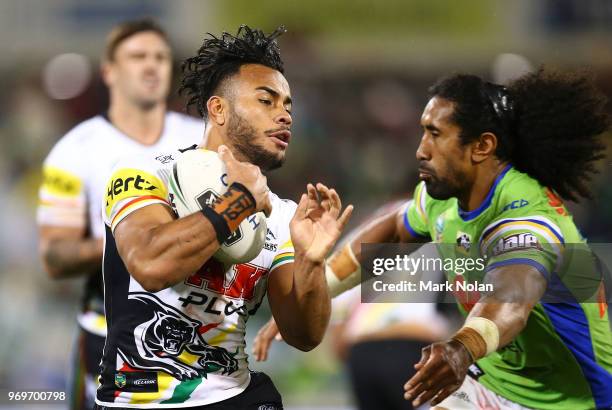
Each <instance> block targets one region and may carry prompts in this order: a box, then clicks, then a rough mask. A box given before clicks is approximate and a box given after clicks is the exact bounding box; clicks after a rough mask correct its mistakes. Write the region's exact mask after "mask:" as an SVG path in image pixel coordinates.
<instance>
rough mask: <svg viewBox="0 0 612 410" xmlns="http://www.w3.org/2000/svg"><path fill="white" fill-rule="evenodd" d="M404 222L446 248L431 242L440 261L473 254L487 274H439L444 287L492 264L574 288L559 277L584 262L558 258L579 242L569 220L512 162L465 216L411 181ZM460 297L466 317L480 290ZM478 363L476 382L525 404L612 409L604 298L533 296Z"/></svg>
mask: <svg viewBox="0 0 612 410" xmlns="http://www.w3.org/2000/svg"><path fill="white" fill-rule="evenodd" d="M404 222H405V226H406V229H407V230H408V231H409V232H410V233H411V234H412V235H413V236H416V237H419V236H424V237H430V238H431V239H432V240H433V241H434V242H437V243H441V244H449V245H442V246H440V247H439V248H440V252H441V254H442V255H441V256H442V257H445V258H446V257H454V258H459V257H467V256H472V257H473V256H474V255H476V256H478V257H483V258H484V259H485V260H486V270H483V271H481V272H469V273H467V274H464V275H456V274H455V273H454V272H446V275H447V279H448V281H449V282H451V283H453V282H455V283H456V282H457V281H467V282H468V283H475V282H480V283H482V282H483V278H484V275H485V274H486V271H489V270H491V269H493V268H495V267H500V266H505V265H512V264H529V265H531V266H533V267H535V268H536V269H538V271H540V272H541V273H542V274H543V275H544V276H545V277H546V279H547V281H548V288H547V293H548V292H549V291H550V290H551V289H552V290H554V289H557V290H558V289H559V288H561V289H563V290H565V291H567V290H568V288H567V286H570V287H572V290H574V288H579V286H580V282H579V281H578V282H576V283H574V285H568V284H567V282H566V280H565V279H564V278H563V279H562V278H560V273H559V272H567V271H568V269H569V268H568V266H569V265H571V264H574V265H576V264H577V263H578V265H579V266H582V265H580V264H584V262H585V258H571V257H569V258H568V257H567V252H566V251H567V246H568V245H569V244H585V240H584V238H582V236H581V234H580V233H579V231H578V229H577V228H576V226H575V224H574V222H573V219H572V217H571V216H570V215H569V214H568V212H567V210H566V208H565V206H564V205H563V203H562V202H561V200H560V199H559V198H558V197H557V196H556V195H555V194H554V192H553V191H551V190H550V189H548V188H545V187H543V186H542V185H540V184H539V183H538V182H537V181H536V180H535V179H533V178H531V177H529V176H528V175H527V174H524V173H521V172H519V171H517V170H516V169H514V168H512V167H511V166H508V167H506V168H505V169H504V170H503V171H502V173H501V174H500V175H499V176H498V177H497V179H496V180H495V182H494V184H493V186H492V187H491V189H490V191H489V193H488V195H487V197H486V199H485V200H484V202H483V203H482V204H481V206H480V207H478V209H475V210H473V211H469V212H466V211H463V210H462V209H460V207H459V205H458V202H457V199H456V198H452V199H448V200H444V201H442V200H435V199H433V198H431V197H430V196H429V195H428V194H427V192H426V188H425V183H424V182H422V183H420V184H419V185H418V186H417V188H416V190H415V195H414V201H413V202H412V204H411V205H410V206H409V207H408V208H407V210H406V213H405V217H404ZM450 244H454V246H451V245H450ZM572 246H575V245H572ZM578 246H580V245H578ZM582 246H583V247H585V248H586V245H582ZM569 259H571V260H569ZM590 261H591V262H592V259H591V260H590ZM593 266H594V265H593ZM593 266H589V267H586V268H585V269H592V268H593ZM573 269H574V272H575V271H576V270H575V267H574V268H573ZM578 272H580V269H579V270H578ZM587 276H588V275H587ZM579 279H580V278H579ZM592 279H593V278H592V277H588V278H587V279H584V280H585V281H587V280H592ZM568 280H571V279H568ZM576 284H577V286H576ZM599 284H600V283H597V285H599ZM570 293H572V294H573V292H570ZM602 294H603V293H602ZM459 296H460V299H461V302H460V303H459V309H460V310H461V312H462V313H463V314H464V315H467V313H468V311H469V310H470V309H471V307H472V306H473V303H474V302H475V301H476V300H478V297H479V295H478V294H476V295H465V294H463V295H459ZM469 296H472V297H471V298H469ZM544 300H546V299H544ZM580 302H582V300H580ZM477 365H478V369H475V370H476V371H475V373H478V376H479V377H478V381H479V382H481V383H482V384H483V385H484V386H486V387H487V388H489V389H490V390H492V391H494V392H496V393H497V394H499V395H501V396H503V397H505V398H507V399H509V400H511V401H514V402H516V403H518V404H521V405H523V406H526V407H530V408H534V409H559V410H561V409H563V410H567V409H573V410H579V409H595V408H597V409H600V408H606V409H609V408H612V332H611V331H610V324H609V322H608V308H607V306H606V305H605V303H604V302H603V301H602V302H601V303H579V301H578V300H577V299H571V298H569V297H567V295H566V296H564V299H563V302H562V303H546V302H544V301H541V303H539V304H538V305H536V307H535V308H534V309H533V311H532V312H531V314H530V316H529V319H528V322H527V325H526V327H525V328H524V329H523V331H522V332H521V333H520V334H519V335H518V336H517V337H516V338H515V340H514V341H512V342H511V343H510V344H509V345H507V346H505V347H503V348H501V349H499V350H498V351H497V352H495V353H492V354H491V355H489V356H487V357H485V358H483V359H480V360H479V361H478V362H477Z"/></svg>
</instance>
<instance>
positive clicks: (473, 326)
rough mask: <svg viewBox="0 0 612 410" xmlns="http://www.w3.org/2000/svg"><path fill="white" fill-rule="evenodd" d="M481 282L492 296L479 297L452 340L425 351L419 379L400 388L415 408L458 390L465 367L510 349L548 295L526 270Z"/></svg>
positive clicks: (536, 275)
mask: <svg viewBox="0 0 612 410" xmlns="http://www.w3.org/2000/svg"><path fill="white" fill-rule="evenodd" d="M485 282H486V283H490V284H492V285H493V291H492V292H491V293H489V294H487V295H486V296H484V297H482V298H481V299H480V300H479V301H478V303H476V305H475V306H474V307H473V309H472V310H471V311H470V314H469V315H468V317H467V319H466V321H465V324H464V326H463V327H462V328H461V329H460V330H459V331H458V332H457V333H455V335H454V336H453V337H451V338H450V339H449V340H447V341H444V342H438V343H434V344H432V345H430V346H427V347H425V348H424V349H423V352H422V357H421V360H420V362H419V363H417V364H416V365H415V368H416V369H417V373H416V374H415V375H414V376H413V377H412V378H411V379H410V380H408V382H407V383H406V384H405V385H404V389H405V390H406V393H405V398H406V399H408V400H413V404H414V406H415V407H417V406H419V405H421V404H422V403H425V402H427V401H429V400H431V399H433V400H432V402H431V404H432V405H436V404H437V403H440V402H441V401H442V400H444V399H445V398H446V397H448V396H449V395H450V394H452V393H453V392H454V391H455V390H457V389H458V388H459V387H460V386H461V384H462V383H463V380H464V379H465V376H466V374H467V371H468V367H469V366H470V365H471V364H472V363H474V362H475V361H476V360H478V359H481V358H483V357H485V356H487V355H489V354H491V353H493V352H495V351H496V350H497V349H498V348H500V347H503V346H505V345H507V344H508V343H510V342H511V341H512V340H513V339H514V338H515V337H516V336H517V335H518V334H519V333H520V332H521V331H522V330H523V328H524V327H525V326H526V324H527V319H528V318H529V314H530V313H531V310H532V309H533V308H534V306H535V305H536V304H537V303H538V301H539V300H540V298H541V297H542V295H543V294H544V292H545V290H546V284H547V281H546V278H545V277H544V276H543V275H542V273H541V272H540V271H539V270H538V269H537V268H536V267H534V266H532V265H530V264H512V265H507V266H501V267H497V268H494V269H492V270H491V271H489V272H488V273H487V275H486V276H485Z"/></svg>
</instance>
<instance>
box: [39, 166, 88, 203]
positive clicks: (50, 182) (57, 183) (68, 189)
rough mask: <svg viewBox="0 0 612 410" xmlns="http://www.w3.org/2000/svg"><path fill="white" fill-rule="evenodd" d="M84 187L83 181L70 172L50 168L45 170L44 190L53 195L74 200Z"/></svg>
mask: <svg viewBox="0 0 612 410" xmlns="http://www.w3.org/2000/svg"><path fill="white" fill-rule="evenodd" d="M82 186H83V182H82V181H81V179H80V178H79V177H78V176H76V175H74V174H72V173H70V172H68V171H65V170H63V169H60V168H56V167H50V166H46V167H44V168H43V182H42V188H43V189H44V190H45V191H47V192H48V193H49V194H51V195H54V196H60V197H66V198H74V197H77V196H78V195H79V193H80V192H81V188H82Z"/></svg>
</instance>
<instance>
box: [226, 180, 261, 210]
mask: <svg viewBox="0 0 612 410" xmlns="http://www.w3.org/2000/svg"><path fill="white" fill-rule="evenodd" d="M231 188H234V189H239V190H240V191H242V192H244V194H245V195H246V196H248V197H249V202H250V203H251V205H252V206H253V208H255V207H257V201H255V197H254V196H253V194H252V193H251V191H249V189H248V188H247V187H245V186H244V185H242V184H241V183H240V182H232V184H231V185H230V186H229V187H228V188H227V190H228V191H229V190H230V189H231Z"/></svg>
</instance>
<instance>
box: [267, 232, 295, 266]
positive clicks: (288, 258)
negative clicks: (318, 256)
mask: <svg viewBox="0 0 612 410" xmlns="http://www.w3.org/2000/svg"><path fill="white" fill-rule="evenodd" d="M294 260H295V252H294V250H293V242H291V240H288V241H287V242H285V243H284V244H283V245H281V247H280V248H279V251H278V253H277V254H276V256H274V259H273V260H272V265H270V272H272V271H273V270H274V269H276V268H278V267H279V266H283V265H286V264H287V263H293V261H294Z"/></svg>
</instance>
